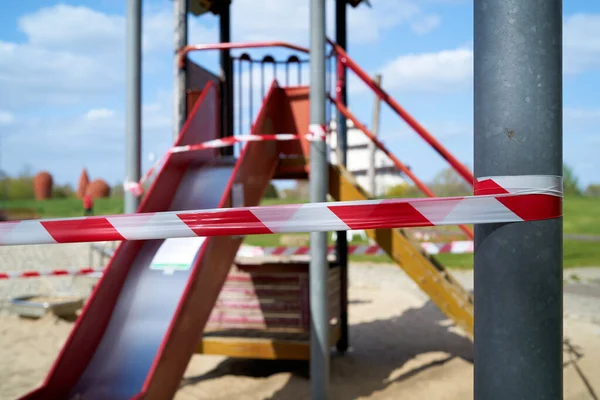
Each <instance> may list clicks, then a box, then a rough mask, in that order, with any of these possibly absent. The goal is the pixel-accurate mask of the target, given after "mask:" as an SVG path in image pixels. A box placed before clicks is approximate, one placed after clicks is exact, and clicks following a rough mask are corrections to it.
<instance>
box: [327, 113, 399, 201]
mask: <svg viewBox="0 0 600 400" xmlns="http://www.w3.org/2000/svg"><path fill="white" fill-rule="evenodd" d="M347 126H348V131H347V135H348V152H347V155H346V164H347V166H346V168H347V169H348V171H349V172H352V174H353V175H354V177H355V178H356V180H357V181H358V183H359V184H360V185H361V186H362V187H363V189H365V190H366V191H367V192H369V193H371V192H372V188H371V187H370V181H369V176H368V168H369V162H370V160H371V158H370V150H369V143H370V142H371V141H370V140H369V138H368V137H367V136H366V135H365V134H364V133H363V132H362V131H361V130H360V129H358V128H356V127H355V126H354V124H353V123H352V121H350V120H348V121H347ZM330 128H331V135H330V139H329V146H330V149H331V150H330V161H331V163H332V164H337V152H336V149H337V134H336V121H332V122H331V123H330ZM405 183H406V180H405V178H404V176H403V175H402V173H401V172H400V171H399V170H398V168H396V166H395V165H394V163H393V162H392V160H390V158H389V157H388V156H386V155H385V154H384V153H383V152H382V151H381V150H379V149H376V150H375V196H381V195H384V194H385V193H386V192H387V190H388V189H389V188H390V187H393V186H396V185H400V184H405Z"/></svg>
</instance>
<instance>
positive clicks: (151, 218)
mask: <svg viewBox="0 0 600 400" xmlns="http://www.w3.org/2000/svg"><path fill="white" fill-rule="evenodd" d="M532 182H534V183H537V184H539V186H533V185H531V183H532ZM503 183H504V184H505V186H502V184H503ZM475 190H476V193H489V194H485V195H477V196H467V197H438V198H419V199H386V200H365V201H349V202H333V203H308V204H290V205H280V206H259V207H240V208H224V209H211V210H195V211H170V212H157V213H141V214H131V215H115V216H108V217H83V218H67V219H46V220H25V221H18V222H3V223H0V245H4V246H6V245H18V244H44V243H78V242H96V241H98V242H101V241H115V240H150V239H166V238H176V237H194V236H239V235H256V234H270V233H284V232H327V231H345V230H352V229H377V228H410V227H422V226H436V225H440V226H441V225H457V224H485V223H506V222H523V221H536V220H544V219H551V218H556V217H560V216H561V215H562V178H561V177H558V176H543V177H540V176H533V177H532V176H520V177H494V178H483V179H480V180H478V181H477V182H476V189H475Z"/></svg>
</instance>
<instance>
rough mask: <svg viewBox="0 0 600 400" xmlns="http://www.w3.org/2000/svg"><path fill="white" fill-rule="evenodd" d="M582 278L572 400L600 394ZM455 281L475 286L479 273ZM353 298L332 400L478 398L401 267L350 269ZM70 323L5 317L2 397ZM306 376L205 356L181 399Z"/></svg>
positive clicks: (568, 381) (23, 382)
mask: <svg viewBox="0 0 600 400" xmlns="http://www.w3.org/2000/svg"><path fill="white" fill-rule="evenodd" d="M573 273H574V272H573V271H571V272H570V274H573ZM578 274H579V275H578V278H579V279H578V280H577V283H568V284H566V285H565V316H564V335H565V338H568V339H569V341H570V342H571V343H572V344H573V345H575V346H577V347H578V349H579V351H580V352H581V353H582V354H583V356H582V357H581V358H580V359H579V360H578V361H577V362H576V364H573V363H567V362H568V361H569V359H570V358H569V355H568V354H567V353H565V362H566V365H565V367H564V388H565V389H564V395H565V399H573V400H575V399H582V400H583V399H594V397H593V395H592V394H590V390H589V388H588V387H587V386H586V384H585V382H584V379H586V380H587V381H588V384H589V385H590V386H591V387H592V389H593V390H595V391H596V394H597V395H600V368H599V366H600V307H599V306H600V284H599V283H598V280H597V279H598V277H600V269H598V270H584V271H583V272H579V273H578ZM455 276H456V277H457V278H458V279H459V280H460V281H461V282H462V283H463V284H464V285H465V286H466V287H469V288H470V287H472V274H471V273H470V272H460V273H456V274H455ZM582 276H583V277H584V278H586V279H584V280H582V278H581V277H582ZM588 278H589V279H588ZM350 300H351V306H350V322H351V328H350V341H351V344H352V348H351V351H350V352H349V353H347V354H346V355H344V356H334V357H333V358H332V360H331V376H330V381H331V398H333V399H367V398H368V399H396V398H402V399H419V400H422V399H461V400H462V399H469V398H473V395H472V392H473V384H472V381H473V364H472V358H473V352H472V344H471V342H470V341H469V340H467V339H466V338H464V337H463V336H461V335H460V333H459V332H456V331H455V330H454V329H453V327H452V326H451V324H450V323H449V322H448V320H446V319H445V318H444V317H443V315H442V314H441V313H440V312H439V311H438V310H437V308H436V307H435V306H434V305H433V304H432V303H431V302H429V301H428V300H427V298H426V297H425V296H424V294H423V293H422V292H421V291H420V290H419V289H418V288H417V287H416V285H415V284H414V283H413V282H412V281H410V280H409V279H408V278H407V277H406V275H404V273H403V272H402V271H401V270H400V269H398V268H397V267H393V266H369V265H353V266H351V268H350ZM71 327H72V323H70V322H66V321H63V320H57V319H56V318H53V317H46V318H43V319H41V320H36V321H32V320H22V319H19V318H17V317H15V316H11V315H4V316H0V399H14V398H16V397H18V396H19V395H22V394H24V393H26V392H27V391H29V390H31V389H33V388H34V387H36V385H38V384H39V383H40V382H41V381H42V379H43V378H44V376H45V374H46V372H47V370H48V368H49V367H50V365H51V363H52V362H53V360H54V358H55V357H56V355H57V353H58V351H59V350H60V347H61V346H62V344H63V342H64V340H65V339H66V337H67V335H68V333H69V331H70V329H71ZM578 369H579V370H580V371H581V373H582V374H583V376H584V377H583V378H582V376H581V375H580V374H579V373H578V372H577V371H578ZM307 376H308V364H307V363H306V362H284V361H281V362H276V361H256V360H234V359H226V358H223V357H217V356H198V355H196V356H194V357H193V358H192V360H191V362H190V364H189V366H188V369H187V371H186V374H185V377H184V379H183V380H182V383H181V387H180V389H179V391H178V393H177V395H176V397H175V398H176V399H179V400H192V399H236V400H237V399H240V400H241V399H285V400H287V399H291V400H295V399H309V398H310V384H309V381H308V378H307Z"/></svg>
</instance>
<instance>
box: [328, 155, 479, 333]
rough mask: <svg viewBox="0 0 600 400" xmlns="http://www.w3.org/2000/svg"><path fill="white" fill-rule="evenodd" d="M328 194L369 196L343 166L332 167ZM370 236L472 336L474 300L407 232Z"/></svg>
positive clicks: (341, 198) (355, 197) (350, 198)
mask: <svg viewBox="0 0 600 400" xmlns="http://www.w3.org/2000/svg"><path fill="white" fill-rule="evenodd" d="M329 194H330V195H331V196H332V197H333V198H334V199H335V200H336V201H354V200H367V199H369V198H370V196H369V195H368V194H367V192H366V191H364V190H363V189H362V188H361V187H360V186H359V185H358V183H357V182H356V180H355V179H354V176H352V174H351V173H350V172H348V171H347V170H345V169H344V168H343V167H341V166H333V165H330V167H329ZM365 232H366V233H367V235H368V236H369V237H370V238H372V239H373V240H375V241H376V242H377V243H378V244H379V246H380V247H381V248H382V249H383V250H384V251H385V252H386V253H387V254H388V255H389V256H390V257H391V258H392V259H393V260H394V261H395V262H396V263H397V264H398V266H399V267H400V268H402V269H403V270H404V272H406V274H407V275H408V276H409V277H410V278H411V279H412V280H414V281H415V283H416V284H417V285H419V287H420V288H421V289H422V290H423V291H424V292H425V293H426V294H427V295H428V296H429V297H430V298H431V301H433V303H434V304H436V305H437V306H438V308H439V309H440V310H441V311H442V312H443V313H444V314H445V315H446V316H447V317H448V318H450V319H452V320H453V321H454V323H455V324H456V325H457V326H458V327H460V328H461V329H462V330H463V331H464V332H465V333H466V334H468V335H469V336H470V337H472V336H473V297H472V295H471V294H470V293H469V292H467V291H466V290H465V289H464V288H463V287H462V286H461V285H460V284H459V283H458V282H457V281H456V280H455V279H454V278H453V277H452V275H451V274H450V273H449V272H448V271H447V270H446V269H445V268H444V267H443V266H442V265H441V264H440V263H439V262H437V261H436V260H435V259H434V258H433V257H431V256H430V255H428V254H426V253H425V252H424V251H423V250H422V249H421V247H420V246H419V245H418V243H417V242H416V241H415V240H414V239H412V238H411V237H410V235H409V234H408V232H406V231H405V230H401V229H375V230H366V231H365Z"/></svg>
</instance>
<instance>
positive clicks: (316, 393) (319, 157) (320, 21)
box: [309, 0, 329, 400]
mask: <svg viewBox="0 0 600 400" xmlns="http://www.w3.org/2000/svg"><path fill="white" fill-rule="evenodd" d="M325 34H326V31H325V0H311V2H310V124H311V125H313V126H314V125H318V126H324V125H325V124H326V122H327V121H326V119H325V118H326V117H325V106H326V104H325V102H326V97H325V89H326V87H325V45H326V41H325ZM327 159H328V157H327V144H326V142H325V138H324V137H323V136H321V135H317V136H316V138H315V139H313V141H312V142H311V144H310V182H309V190H310V201H311V202H324V201H327V190H328V186H329V165H328V162H327ZM310 256H311V257H310V266H309V292H310V321H311V324H310V384H311V398H312V399H313V400H324V399H327V398H328V391H329V316H328V314H329V312H328V306H327V303H328V301H327V300H328V299H327V294H328V293H327V276H328V273H327V270H328V262H327V232H311V233H310Z"/></svg>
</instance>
